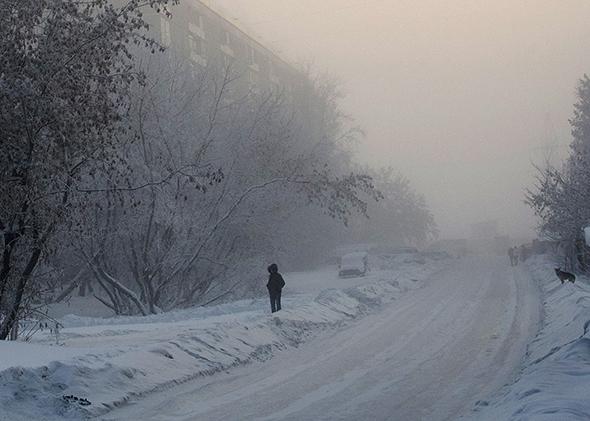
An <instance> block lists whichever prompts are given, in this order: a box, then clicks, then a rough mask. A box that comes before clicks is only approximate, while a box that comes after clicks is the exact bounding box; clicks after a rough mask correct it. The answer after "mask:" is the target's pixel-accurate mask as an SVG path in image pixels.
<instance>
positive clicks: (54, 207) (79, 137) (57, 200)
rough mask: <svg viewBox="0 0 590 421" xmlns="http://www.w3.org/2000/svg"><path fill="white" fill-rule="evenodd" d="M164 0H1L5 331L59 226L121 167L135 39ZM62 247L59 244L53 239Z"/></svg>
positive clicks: (1, 332)
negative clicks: (97, 183) (113, 0)
mask: <svg viewBox="0 0 590 421" xmlns="http://www.w3.org/2000/svg"><path fill="white" fill-rule="evenodd" d="M165 4H166V1H165V0H148V1H140V0H128V1H125V2H121V4H120V5H118V6H114V5H112V4H110V2H108V1H106V0H86V1H82V2H80V1H75V0H19V1H11V0H0V148H1V149H0V197H2V206H1V207H0V230H1V232H2V237H3V245H2V247H3V249H2V260H1V264H0V266H1V269H0V320H1V323H0V339H4V338H6V337H7V336H8V334H9V331H10V330H11V328H12V327H13V325H14V324H15V321H16V320H17V319H18V317H19V312H20V311H21V305H22V303H23V298H24V297H25V296H26V295H27V294H29V293H31V291H30V290H31V289H32V290H34V288H31V287H32V285H31V284H30V281H31V279H32V277H33V274H34V272H35V269H36V268H37V266H38V265H39V263H40V262H41V261H42V260H43V259H44V258H45V257H47V256H48V254H49V252H50V250H49V245H50V242H51V240H52V239H53V238H55V235H56V234H58V233H60V232H63V231H64V230H66V231H67V230H68V229H70V228H71V226H70V225H71V224H75V223H76V222H77V221H75V220H73V219H71V218H70V216H71V215H72V210H73V209H75V206H74V204H75V203H81V202H83V200H84V199H83V198H82V196H81V195H84V192H85V191H86V190H88V189H89V187H92V188H94V186H92V178H93V175H94V174H95V171H96V170H97V169H98V168H100V169H102V170H103V171H113V172H116V171H120V170H121V168H122V167H124V166H123V165H122V163H121V162H120V159H119V156H117V154H116V153H115V151H116V150H117V149H118V148H119V142H120V140H121V138H122V136H124V135H125V133H126V132H127V130H128V128H127V127H126V124H125V122H124V121H123V117H124V116H125V113H126V111H127V109H128V108H129V89H130V86H131V84H132V83H133V82H135V81H141V79H142V75H141V74H139V73H137V72H136V70H135V69H134V67H133V62H132V54H131V48H132V46H133V45H137V46H139V45H142V46H145V47H148V48H150V49H156V48H157V45H156V44H155V43H154V42H153V41H151V40H149V39H148V38H147V37H146V36H144V35H142V34H143V33H144V30H145V29H146V24H145V22H144V21H143V18H142V11H141V9H142V7H145V6H151V7H154V8H161V7H163V6H165ZM54 246H56V247H59V244H54Z"/></svg>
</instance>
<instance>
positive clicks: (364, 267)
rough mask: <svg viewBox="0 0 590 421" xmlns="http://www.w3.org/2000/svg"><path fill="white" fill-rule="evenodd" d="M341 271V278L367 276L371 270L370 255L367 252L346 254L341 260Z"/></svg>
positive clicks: (339, 273)
mask: <svg viewBox="0 0 590 421" xmlns="http://www.w3.org/2000/svg"><path fill="white" fill-rule="evenodd" d="M339 269H340V270H339V272H338V276H339V277H341V278H348V277H355V276H365V275H366V274H367V271H368V270H369V255H368V254H367V253H366V252H356V253H348V254H345V255H344V256H342V257H341V258H340V266H339Z"/></svg>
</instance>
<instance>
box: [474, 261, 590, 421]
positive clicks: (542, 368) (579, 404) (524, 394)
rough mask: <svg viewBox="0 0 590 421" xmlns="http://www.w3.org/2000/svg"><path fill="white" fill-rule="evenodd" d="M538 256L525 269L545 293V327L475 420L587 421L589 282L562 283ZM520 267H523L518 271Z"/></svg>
mask: <svg viewBox="0 0 590 421" xmlns="http://www.w3.org/2000/svg"><path fill="white" fill-rule="evenodd" d="M557 266H558V264H555V263H553V262H552V261H551V259H549V258H547V257H544V256H541V257H534V258H533V259H530V260H529V261H528V262H527V264H526V269H527V271H529V272H530V273H531V274H532V277H533V279H534V281H535V282H537V283H538V284H539V285H540V286H541V288H542V291H543V304H544V306H543V307H544V315H543V316H544V317H543V327H542V329H541V330H540V332H539V334H538V335H537V337H536V338H535V339H534V340H533V341H532V343H531V344H530V346H529V349H528V355H527V358H526V360H525V363H524V368H523V370H522V372H521V373H520V375H519V378H518V381H516V382H515V383H514V384H511V385H509V386H507V387H505V388H503V389H502V390H501V392H500V393H499V394H498V395H497V396H496V397H495V399H494V400H493V401H492V403H490V405H489V406H488V407H487V408H483V407H482V410H481V411H480V412H478V413H476V414H475V415H474V417H473V418H474V419H477V420H490V421H495V420H552V421H553V420H564V421H566V420H579V421H582V420H584V421H587V420H590V332H588V330H589V325H590V285H589V284H588V279H586V278H581V277H578V279H577V281H576V283H575V284H573V285H572V284H570V283H568V284H564V285H561V284H560V282H559V281H558V280H557V277H556V276H555V274H554V272H553V268H554V267H557ZM519 270H521V271H522V270H524V269H519Z"/></svg>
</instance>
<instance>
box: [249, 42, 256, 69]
mask: <svg viewBox="0 0 590 421" xmlns="http://www.w3.org/2000/svg"><path fill="white" fill-rule="evenodd" d="M248 50H249V51H248V64H250V65H251V66H256V50H255V49H254V48H253V47H249V48H248Z"/></svg>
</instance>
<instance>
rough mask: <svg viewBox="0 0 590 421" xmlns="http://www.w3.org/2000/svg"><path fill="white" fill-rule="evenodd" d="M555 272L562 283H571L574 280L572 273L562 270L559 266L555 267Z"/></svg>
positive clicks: (574, 276)
mask: <svg viewBox="0 0 590 421" xmlns="http://www.w3.org/2000/svg"><path fill="white" fill-rule="evenodd" d="M555 274H556V275H557V277H558V278H559V280H560V281H561V284H562V285H563V283H564V282H565V281H570V282H571V283H572V284H573V283H574V282H576V275H574V274H573V273H569V272H564V271H563V270H561V268H555Z"/></svg>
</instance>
